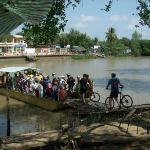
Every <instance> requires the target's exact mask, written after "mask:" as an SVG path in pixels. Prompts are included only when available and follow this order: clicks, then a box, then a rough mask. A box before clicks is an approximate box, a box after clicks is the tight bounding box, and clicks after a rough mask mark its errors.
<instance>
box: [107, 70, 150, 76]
mask: <svg viewBox="0 0 150 150" xmlns="http://www.w3.org/2000/svg"><path fill="white" fill-rule="evenodd" d="M109 71H112V72H117V73H119V74H132V75H133V74H135V75H150V68H140V69H134V68H132V69H131V68H130V69H112V70H109Z"/></svg>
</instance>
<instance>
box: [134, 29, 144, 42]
mask: <svg viewBox="0 0 150 150" xmlns="http://www.w3.org/2000/svg"><path fill="white" fill-rule="evenodd" d="M132 39H133V40H141V39H142V34H140V33H138V32H137V31H136V30H135V31H134V33H133V34H132Z"/></svg>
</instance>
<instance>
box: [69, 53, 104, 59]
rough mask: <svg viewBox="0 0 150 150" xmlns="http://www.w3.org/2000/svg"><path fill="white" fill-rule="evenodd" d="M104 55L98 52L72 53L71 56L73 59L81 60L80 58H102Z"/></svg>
mask: <svg viewBox="0 0 150 150" xmlns="http://www.w3.org/2000/svg"><path fill="white" fill-rule="evenodd" d="M104 57H105V56H104V55H100V54H75V55H72V56H71V58H72V59H74V60H80V59H81V60H82V59H96V58H104Z"/></svg>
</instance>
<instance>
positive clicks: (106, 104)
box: [105, 97, 115, 109]
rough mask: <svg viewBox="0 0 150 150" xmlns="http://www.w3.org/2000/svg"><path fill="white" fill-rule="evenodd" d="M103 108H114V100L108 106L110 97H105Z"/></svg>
mask: <svg viewBox="0 0 150 150" xmlns="http://www.w3.org/2000/svg"><path fill="white" fill-rule="evenodd" d="M110 105H111V106H110ZM105 106H106V108H107V109H113V108H114V106H115V102H114V99H112V102H111V104H110V97H107V98H106V100H105Z"/></svg>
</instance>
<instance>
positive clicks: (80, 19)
mask: <svg viewBox="0 0 150 150" xmlns="http://www.w3.org/2000/svg"><path fill="white" fill-rule="evenodd" d="M107 1H108V0H82V2H81V3H80V4H79V5H78V6H77V7H76V8H75V9H73V8H72V7H69V8H68V9H67V10H66V16H67V19H68V23H67V26H66V27H65V32H69V30H70V29H71V28H74V29H77V30H79V31H80V32H83V33H87V35H89V36H91V37H93V38H94V37H98V38H99V40H105V33H106V31H107V29H108V28H110V27H114V28H115V29H116V33H117V36H118V37H119V38H121V37H128V38H131V36H132V33H133V32H134V31H135V30H138V32H139V33H141V34H142V37H143V39H150V28H148V27H146V26H144V27H143V26H140V28H135V25H136V24H138V19H139V18H138V17H137V16H136V15H133V13H136V6H137V4H138V3H137V0H118V1H117V0H114V3H113V5H112V8H111V11H110V12H105V11H102V10H101V8H104V6H105V4H106V3H107ZM20 29H21V27H19V28H17V29H16V30H15V31H13V33H16V32H18V31H20Z"/></svg>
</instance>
